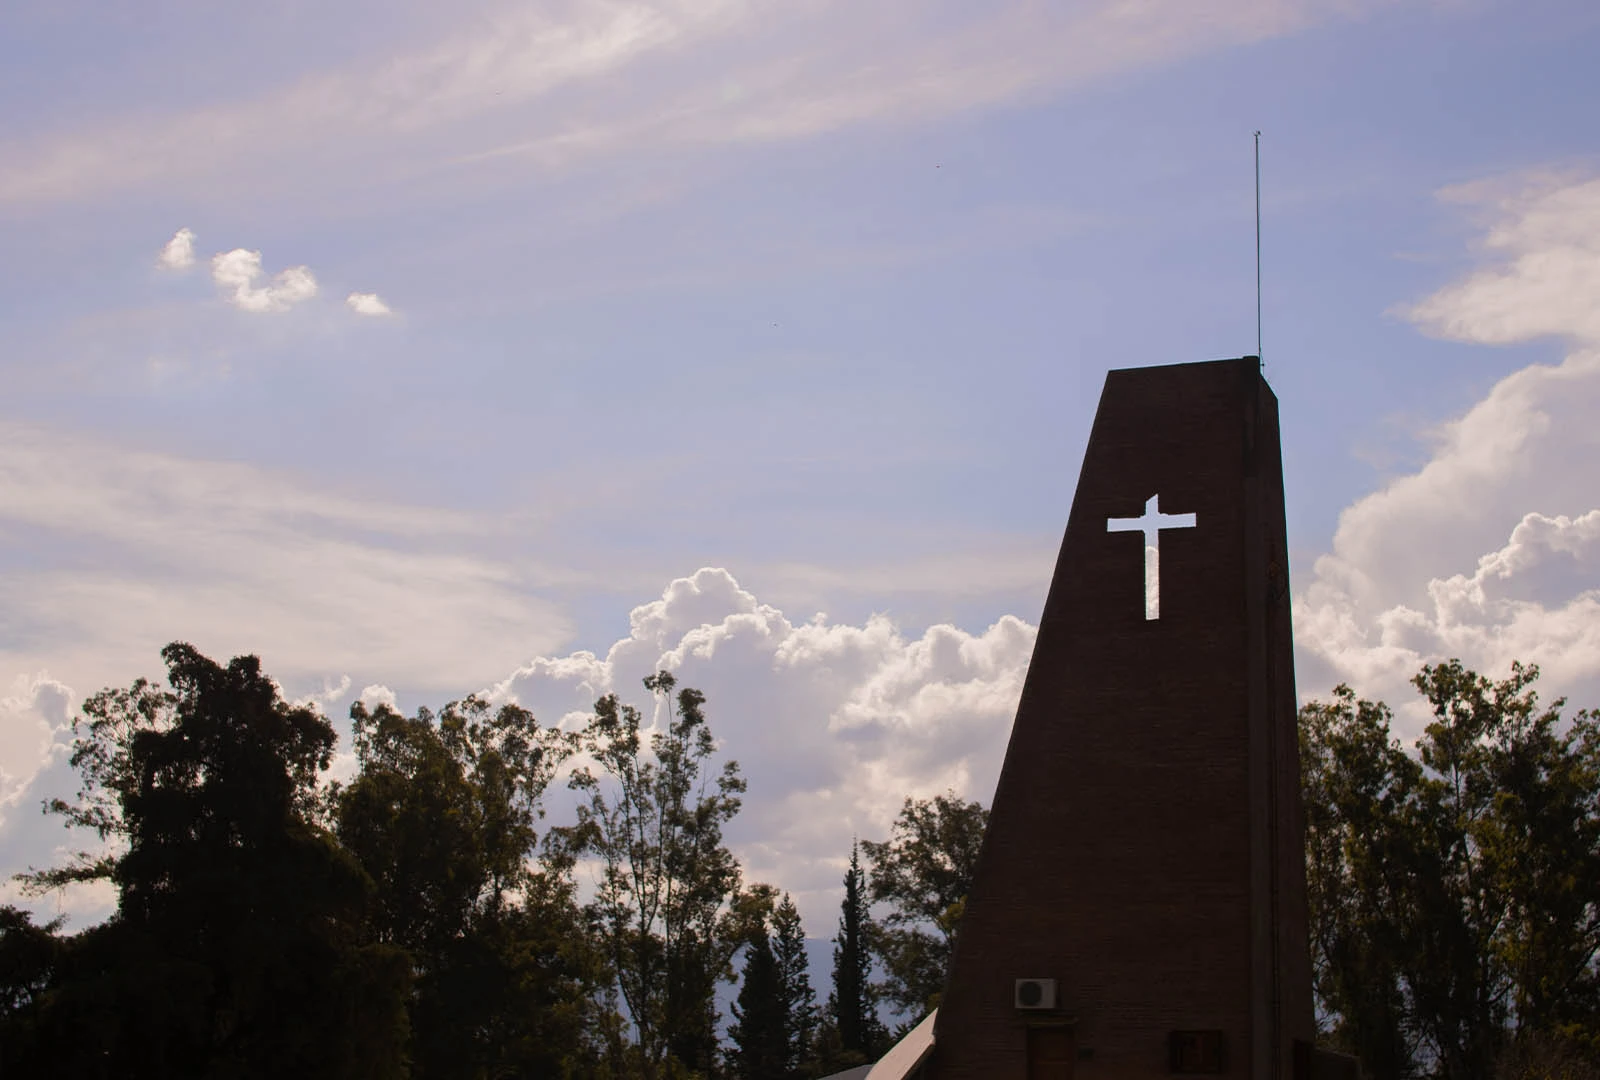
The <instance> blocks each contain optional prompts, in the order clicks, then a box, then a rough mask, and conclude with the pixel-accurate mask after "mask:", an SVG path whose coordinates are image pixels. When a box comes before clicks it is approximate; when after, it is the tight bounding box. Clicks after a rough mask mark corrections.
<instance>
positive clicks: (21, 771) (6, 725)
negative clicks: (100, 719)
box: [0, 673, 76, 825]
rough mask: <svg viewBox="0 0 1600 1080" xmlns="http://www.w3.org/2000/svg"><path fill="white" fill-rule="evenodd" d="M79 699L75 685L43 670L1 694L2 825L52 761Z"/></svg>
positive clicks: (19, 679)
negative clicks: (72, 685) (39, 774)
mask: <svg viewBox="0 0 1600 1080" xmlns="http://www.w3.org/2000/svg"><path fill="white" fill-rule="evenodd" d="M75 699H76V698H75V695H74V694H73V692H72V688H71V687H69V686H67V685H65V684H64V683H61V682H58V681H57V680H55V679H52V678H50V677H49V676H48V675H45V674H42V673H41V674H35V675H21V676H18V677H17V678H15V679H14V680H13V681H12V684H11V693H9V694H7V695H5V696H3V697H0V825H3V824H4V823H5V820H6V818H7V817H8V816H9V815H10V811H11V809H12V808H13V807H15V806H16V805H17V804H18V801H19V800H20V799H21V798H22V795H23V793H24V792H25V791H26V790H27V788H28V785H29V784H31V783H32V782H33V778H34V776H35V775H36V774H37V773H38V772H39V770H40V769H42V768H43V767H44V766H45V765H46V764H47V763H48V762H49V760H50V757H51V754H52V753H53V752H54V748H55V746H56V742H57V739H58V738H59V737H60V735H61V733H62V732H64V731H65V730H66V728H67V727H69V726H70V724H71V722H72V721H71V712H72V709H73V706H74V702H75Z"/></svg>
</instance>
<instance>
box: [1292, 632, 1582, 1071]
mask: <svg viewBox="0 0 1600 1080" xmlns="http://www.w3.org/2000/svg"><path fill="white" fill-rule="evenodd" d="M1537 677H1538V669H1537V668H1535V667H1532V666H1524V665H1522V664H1513V665H1512V669H1511V675H1510V677H1509V678H1506V679H1503V680H1500V681H1492V680H1490V679H1487V678H1485V677H1483V676H1480V675H1478V674H1476V673H1474V672H1471V671H1469V670H1467V669H1466V668H1464V667H1463V666H1462V665H1461V663H1460V662H1459V661H1455V660H1452V661H1449V662H1448V663H1444V664H1438V665H1429V666H1426V667H1424V668H1423V669H1422V671H1421V672H1420V673H1419V674H1418V675H1417V677H1416V678H1415V679H1414V680H1413V683H1414V685H1415V686H1416V687H1417V689H1418V690H1419V691H1420V692H1421V693H1422V694H1423V696H1424V697H1425V698H1426V699H1427V701H1428V704H1429V706H1430V708H1431V710H1432V713H1433V721H1432V722H1431V723H1430V724H1428V726H1427V728H1426V730H1425V732H1424V734H1423V736H1422V737H1421V738H1420V739H1419V740H1418V743H1417V747H1416V754H1415V756H1414V757H1413V756H1412V755H1410V754H1408V753H1407V752H1406V751H1404V750H1403V749H1402V748H1401V747H1400V746H1398V744H1396V743H1394V742H1393V741H1392V740H1391V739H1390V737H1389V730H1388V721H1389V713H1388V710H1387V709H1386V708H1385V707H1384V706H1382V705H1381V704H1373V703H1371V702H1367V701H1360V700H1357V699H1356V697H1355V695H1354V693H1353V692H1352V691H1350V689H1349V688H1348V687H1343V686H1341V687H1339V688H1338V689H1337V690H1336V691H1335V700H1334V702H1333V703H1332V704H1321V703H1312V704H1311V705H1308V706H1307V707H1306V708H1305V709H1304V710H1302V714H1301V745H1302V763H1303V776H1304V783H1305V785H1306V788H1305V796H1306V798H1305V801H1306V804H1307V818H1308V850H1307V871H1308V875H1307V876H1308V888H1309V895H1310V900H1311V911H1312V942H1313V956H1314V963H1315V973H1316V986H1317V993H1318V997H1319V1003H1320V1005H1321V1006H1322V1011H1323V1013H1324V1014H1325V1016H1326V1017H1327V1020H1328V1027H1329V1036H1330V1038H1331V1040H1332V1041H1334V1042H1335V1043H1336V1044H1337V1045H1339V1046H1341V1048H1344V1049H1348V1050H1351V1051H1352V1052H1355V1053H1357V1054H1358V1055H1359V1056H1361V1057H1362V1059H1363V1063H1364V1065H1365V1066H1366V1067H1367V1069H1368V1070H1369V1071H1371V1072H1372V1073H1373V1074H1374V1075H1376V1076H1379V1077H1390V1076H1396V1077H1398V1076H1406V1075H1411V1074H1414V1073H1417V1072H1421V1071H1427V1072H1431V1073H1432V1074H1433V1075H1436V1076H1439V1077H1445V1078H1449V1080H1488V1078H1489V1077H1492V1076H1494V1075H1496V1073H1497V1071H1505V1070H1511V1069H1512V1068H1513V1065H1512V1064H1510V1063H1512V1062H1515V1061H1519V1060H1520V1061H1523V1062H1524V1063H1525V1062H1527V1061H1531V1060H1536V1059H1538V1060H1544V1059H1546V1058H1548V1057H1549V1054H1550V1050H1549V1048H1550V1047H1551V1046H1558V1047H1568V1048H1570V1050H1571V1052H1572V1053H1573V1054H1575V1055H1577V1056H1578V1057H1583V1056H1585V1055H1587V1056H1588V1059H1589V1060H1590V1061H1591V1062H1593V1061H1595V1060H1596V1051H1597V1049H1600V985H1597V981H1600V976H1597V972H1596V956H1597V948H1600V911H1597V910H1596V901H1595V897H1596V896H1600V717H1597V716H1596V714H1594V713H1593V712H1587V711H1586V712H1580V713H1578V714H1576V716H1575V717H1574V718H1572V720H1571V721H1570V722H1567V723H1564V722H1563V721H1562V719H1561V715H1560V711H1561V709H1562V707H1563V705H1564V702H1563V701H1557V702H1555V703H1554V704H1553V705H1551V706H1549V707H1548V708H1541V707H1540V706H1539V703H1538V699H1537V695H1536V693H1535V692H1534V690H1533V684H1534V681H1535V680H1536V679H1537ZM1536 1048H1537V1049H1538V1053H1537V1054H1536V1053H1535V1049H1536ZM1540 1055H1543V1057H1540ZM1516 1067H1517V1068H1520V1066H1516Z"/></svg>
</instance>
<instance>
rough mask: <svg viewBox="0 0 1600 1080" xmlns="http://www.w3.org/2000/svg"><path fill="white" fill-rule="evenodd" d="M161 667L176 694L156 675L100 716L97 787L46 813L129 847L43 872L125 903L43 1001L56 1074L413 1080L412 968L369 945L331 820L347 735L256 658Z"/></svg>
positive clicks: (99, 705) (82, 748) (78, 746)
mask: <svg viewBox="0 0 1600 1080" xmlns="http://www.w3.org/2000/svg"><path fill="white" fill-rule="evenodd" d="M161 655H162V658H163V659H164V660H165V661H166V664H167V671H168V675H167V678H168V682H169V684H170V685H171V687H172V689H171V691H170V692H168V691H162V690H159V689H156V688H155V687H152V686H151V685H150V684H149V683H148V682H146V681H145V680H143V679H141V680H139V681H137V682H135V683H134V684H133V686H132V687H131V688H130V689H128V690H107V691H103V692H101V693H99V694H96V695H94V696H93V697H91V698H90V699H89V700H88V701H87V702H85V704H84V706H83V711H84V714H85V716H86V717H87V718H88V720H89V723H88V725H87V733H86V734H85V733H84V729H83V726H82V725H81V724H77V723H75V725H74V730H75V734H77V735H78V738H77V739H76V740H75V742H74V747H73V754H72V763H73V765H74V766H75V767H76V768H77V769H78V771H79V774H80V776H81V777H82V778H83V790H82V791H81V792H80V794H79V799H78V801H77V802H76V803H70V804H69V803H67V802H65V801H59V800H58V801H56V802H55V803H53V804H52V805H51V806H50V807H49V809H51V810H53V811H55V812H57V813H59V814H61V815H63V816H65V817H66V818H67V820H68V821H69V822H71V823H73V824H76V825H81V826H87V827H89V828H93V829H95V830H96V831H97V832H98V833H99V834H100V836H101V837H102V838H105V839H114V840H115V841H118V842H120V844H121V845H122V850H121V851H120V852H113V853H112V854H109V855H104V856H95V857H91V856H89V855H80V856H79V857H78V859H76V860H75V861H74V862H73V863H71V864H69V865H68V866H66V867H63V868H59V869H55V870H46V871H43V872H38V873H35V874H32V875H28V876H27V882H28V885H29V886H30V887H31V888H32V889H34V890H44V889H49V888H53V887H58V886H60V885H64V884H68V883H71V882H75V881H87V880H95V879H102V878H108V879H110V880H111V881H112V882H113V883H114V884H115V885H116V887H117V892H118V906H117V914H116V916H115V917H114V918H113V919H112V920H111V921H110V922H109V923H107V924H104V925H102V926H99V927H95V928H93V929H91V930H89V931H86V932H85V933H83V934H81V935H78V936H77V937H76V938H74V939H72V940H70V941H69V942H67V943H66V944H65V946H64V948H63V950H62V954H61V956H60V959H59V964H58V970H57V971H56V973H55V975H54V977H53V979H52V985H51V987H50V988H49V990H48V991H47V992H46V993H45V994H44V995H43V996H44V998H45V999H46V1001H45V1007H44V1008H42V1009H41V1010H40V1016H39V1018H38V1033H39V1045H41V1046H48V1047H51V1055H50V1059H49V1062H48V1064H49V1066H50V1068H51V1070H52V1071H56V1072H64V1073H67V1074H71V1075H102V1074H104V1073H107V1072H109V1073H111V1074H114V1075H118V1076H130V1077H141V1076H167V1075H229V1076H238V1077H275V1076H288V1075H298V1076H307V1077H345V1076H372V1077H378V1076H398V1075H400V1074H401V1072H402V1066H403V1058H402V1052H403V1046H404V1038H405V1014H404V1008H403V1003H404V994H405V988H406V984H407V981H408V979H409V973H408V972H407V970H406V966H405V962H404V955H403V954H402V953H400V952H399V951H398V950H394V949H391V948H388V947H386V946H384V945H382V944H379V943H374V942H370V941H367V940H364V939H363V937H362V929H363V925H364V921H365V914H366V908H367V903H368V901H369V899H370V897H371V891H372V882H371V880H370V879H369V878H368V877H367V876H366V875H365V874H364V873H363V872H362V870H361V868H360V866H359V865H357V863H356V862H355V860H354V859H352V858H351V857H350V856H349V855H348V854H347V853H346V852H344V851H343V850H342V849H341V848H340V847H339V846H338V844H337V843H336V842H335V841H334V839H333V837H332V836H330V835H329V834H328V832H327V830H326V829H324V828H322V827H321V826H320V825H319V824H318V823H317V822H316V821H315V820H314V811H315V808H316V805H317V777H318V775H319V774H320V772H321V771H322V770H324V769H326V768H327V765H328V761H329V756H330V754H331V752H332V749H333V745H334V741H335V740H334V733H333V729H332V727H331V726H330V725H329V724H328V722H327V720H326V719H324V718H323V717H322V716H321V715H320V714H319V713H317V712H316V711H315V710H313V709H310V708H307V707H303V706H301V707H292V706H290V705H288V704H287V703H285V702H284V701H283V699H282V698H281V697H280V696H279V694H278V690H277V687H276V685H275V684H274V683H273V682H272V681H271V680H270V679H269V678H267V677H266V675H264V674H263V673H262V671H261V666H260V661H259V660H257V659H256V658H255V657H253V656H244V657H236V658H235V659H234V660H232V661H231V662H230V663H229V664H228V666H227V667H225V668H224V667H222V666H220V665H218V664H216V663H215V662H213V661H211V660H209V659H207V658H206V657H204V656H202V655H200V653H198V652H197V651H195V649H194V648H193V647H191V646H189V645H186V644H182V643H175V644H172V645H169V646H167V647H166V648H165V649H163V650H162V654H161ZM39 1064H41V1065H42V1064H44V1063H39Z"/></svg>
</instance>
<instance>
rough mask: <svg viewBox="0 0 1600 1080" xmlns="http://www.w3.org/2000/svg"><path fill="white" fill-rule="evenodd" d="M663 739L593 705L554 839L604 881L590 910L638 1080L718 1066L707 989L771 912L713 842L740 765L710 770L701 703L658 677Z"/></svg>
mask: <svg viewBox="0 0 1600 1080" xmlns="http://www.w3.org/2000/svg"><path fill="white" fill-rule="evenodd" d="M644 682H645V688H646V689H647V690H649V691H650V692H651V693H652V694H655V695H656V696H657V698H658V700H659V701H661V702H662V703H663V704H664V705H665V713H666V720H667V723H666V726H665V728H663V729H662V730H659V731H656V732H653V733H651V734H650V735H649V737H648V740H647V739H646V735H645V729H644V727H643V724H642V721H641V717H640V714H639V711H638V710H637V709H635V708H634V707H632V706H630V705H623V704H621V703H620V702H619V701H618V700H617V698H616V695H614V694H613V695H608V696H606V697H603V698H601V699H600V700H599V701H598V702H596V703H595V713H594V716H593V717H592V718H591V719H590V721H589V723H588V724H587V725H586V726H585V728H584V729H583V731H582V732H581V733H580V736H579V743H578V745H579V747H580V749H581V750H582V752H583V753H584V754H585V755H586V756H587V758H588V759H589V761H590V762H592V763H593V764H592V765H585V766H584V767H581V768H579V769H577V770H575V771H574V772H573V774H572V777H571V785H572V787H573V788H574V789H575V790H577V791H578V792H580V793H581V795H582V796H583V801H582V802H581V803H580V805H579V807H578V820H577V823H576V824H575V825H573V826H571V827H569V828H566V829H561V830H556V834H557V835H556V839H557V842H558V846H559V848H560V849H561V850H562V851H563V852H565V857H568V858H574V859H576V858H580V857H583V856H590V857H593V858H594V859H595V860H596V861H597V862H598V863H599V867H600V880H599V883H598V888H597V889H596V893H595V897H594V900H593V901H592V903H591V905H590V911H591V913H592V916H593V918H594V920H595V922H596V924H597V925H598V927H599V932H600V936H601V940H602V942H603V944H604V948H605V951H606V955H607V959H608V960H609V962H610V964H611V967H612V971H613V974H614V977H615V979H616V986H617V990H618V992H619V993H620V995H621V998H622V1002H623V1004H624V1006H625V1007H626V1010H627V1014H628V1016H629V1017H630V1018H631V1020H632V1023H633V1027H634V1031H635V1033H636V1036H637V1042H636V1056H637V1064H638V1067H639V1071H641V1072H642V1073H643V1075H644V1076H646V1077H647V1078H652V1080H653V1078H654V1077H657V1076H661V1075H670V1074H671V1073H673V1072H674V1071H676V1070H685V1069H686V1070H690V1071H693V1072H699V1073H703V1074H709V1073H711V1072H712V1071H713V1070H714V1069H715V1068H716V1064H717V1058H718V1049H719V1041H718V1038H717V1011H716V1002H715V997H714V994H715V990H716V984H717V982H718V981H719V980H724V981H732V979H733V977H734V973H733V963H732V961H733V955H734V953H735V951H736V950H737V949H738V947H739V945H740V944H741V943H742V942H744V941H746V940H748V939H749V937H750V928H751V926H752V925H753V920H755V919H758V918H759V917H760V915H761V913H762V910H763V908H764V906H765V905H766V904H767V903H769V902H770V899H769V893H770V890H767V891H764V892H763V891H756V890H752V892H750V893H745V892H742V891H741V888H740V885H741V878H742V875H741V873H740V869H739V864H738V862H737V860H736V859H735V858H734V856H733V854H732V852H730V851H729V850H728V848H727V845H726V844H724V842H723V839H722V829H723V826H724V825H726V824H727V822H728V821H730V820H731V819H732V818H733V817H734V815H736V814H737V813H738V812H739V805H740V798H739V796H740V795H741V794H742V793H743V792H744V790H745V782H744V780H743V779H742V778H741V777H740V775H739V766H738V763H737V762H733V761H729V762H726V763H724V764H723V766H722V769H721V771H720V772H717V773H715V774H713V773H711V772H710V771H709V769H710V766H711V764H712V758H713V756H714V755H715V753H716V741H715V740H714V739H713V738H712V735H711V731H710V728H709V726H708V725H707V723H706V717H705V712H704V710H703V708H702V706H703V704H704V702H705V696H704V695H703V694H701V693H700V692H699V691H698V690H692V689H687V688H685V689H683V690H680V691H678V693H677V695H676V697H674V696H673V694H672V691H673V688H674V687H675V686H676V685H677V683H676V680H675V679H674V678H673V676H672V675H670V674H669V673H667V672H664V671H663V672H658V673H656V674H655V675H652V676H650V677H648V678H646V679H645V681H644Z"/></svg>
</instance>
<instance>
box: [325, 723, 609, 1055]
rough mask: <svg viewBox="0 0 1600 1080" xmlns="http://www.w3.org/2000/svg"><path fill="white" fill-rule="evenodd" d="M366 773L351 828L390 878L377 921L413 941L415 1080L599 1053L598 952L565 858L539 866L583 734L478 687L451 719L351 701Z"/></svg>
mask: <svg viewBox="0 0 1600 1080" xmlns="http://www.w3.org/2000/svg"><path fill="white" fill-rule="evenodd" d="M350 717H351V720H352V722H353V725H354V735H355V747H356V756H357V760H358V762H359V764H360V772H359V774H358V775H357V777H356V778H355V780H354V781H353V782H352V783H351V784H350V785H349V786H348V787H346V788H343V789H342V790H338V791H336V792H335V793H334V797H333V799H332V802H333V804H334V806H335V808H336V810H335V814H336V822H337V826H336V827H337V831H338V835H339V838H340V839H341V840H342V841H343V842H344V844H345V846H346V847H347V848H348V849H349V850H350V851H351V852H353V853H354V854H355V855H356V857H357V858H358V859H359V860H360V861H361V864H362V866H363V867H364V868H365V869H366V871H367V872H368V873H369V874H370V875H371V876H372V877H373V879H374V880H375V881H377V883H378V897H377V903H376V905H375V907H374V913H373V916H372V926H373V929H374V932H375V934H376V936H377V937H378V939H379V940H381V941H384V942H386V943H389V944H391V945H394V946H396V947H400V948H403V949H405V950H406V953H407V955H408V956H409V958H410V962H411V967H412V970H413V972H414V973H415V981H414V989H413V993H412V995H411V997H410V1000H409V1016H410V1024H411V1030H412V1040H411V1045H410V1053H411V1059H412V1067H413V1075H414V1076H416V1077H419V1078H422V1080H436V1078H444V1077H478V1076H485V1075H495V1074H500V1073H505V1072H508V1071H509V1072H517V1073H531V1074H537V1075H559V1074H560V1073H561V1072H562V1071H563V1070H564V1069H567V1068H569V1067H574V1066H575V1065H576V1063H577V1061H578V1060H579V1059H582V1058H585V1057H586V1056H587V1057H593V1056H596V1054H597V1048H595V1047H592V1046H590V1045H588V1043H589V1040H588V1035H587V1032H588V1031H589V1030H590V1029H591V1028H592V1027H593V1026H594V1022H595V1021H596V1020H597V1017H596V1016H595V1015H594V1013H595V1012H596V1009H597V1008H598V1006H596V1005H595V1004H594V1002H593V1000H592V999H593V995H594V991H595V989H596V984H597V983H598V981H599V978H600V971H599V966H598V959H599V958H598V957H597V956H596V955H595V954H594V953H593V951H592V950H591V949H590V948H589V935H588V933H587V928H586V926H585V925H584V923H583V920H582V917H581V913H580V912H579V911H578V908H577V903H576V900H575V898H574V895H573V887H572V885H571V882H570V880H569V879H568V878H567V877H566V875H565V874H564V873H563V872H562V871H563V869H564V868H562V867H556V868H551V869H539V868H537V867H536V864H535V863H534V862H533V856H534V854H535V850H536V841H537V833H536V832H535V823H536V822H537V820H538V819H539V818H540V817H542V816H543V805H542V804H543V797H544V793H545V790H546V788H547V787H548V786H549V783H550V781H551V778H552V777H553V776H554V774H555V771H556V769H557V768H558V767H559V765H560V764H561V762H562V761H564V760H565V759H566V757H567V756H568V754H569V753H570V752H571V740H570V739H568V738H567V737H565V736H563V735H562V734H561V733H560V732H559V731H556V730H553V729H544V728H541V727H540V726H539V724H538V722H537V721H536V720H535V719H534V717H533V715H532V714H531V713H529V712H528V711H527V710H526V709H522V708H520V707H518V706H516V705H509V704H508V705H504V706H502V707H500V708H499V709H498V710H494V709H492V708H491V706H490V705H489V704H488V703H487V702H485V701H484V700H482V699H480V698H477V697H469V698H467V699H466V700H465V701H464V702H451V703H449V704H448V705H446V706H445V707H444V709H443V710H442V711H441V712H440V714H439V715H438V717H437V719H436V718H435V717H434V715H433V714H432V713H431V712H430V711H429V710H427V709H419V710H418V712H417V715H416V716H415V717H405V716H402V715H400V714H399V713H397V712H395V711H394V710H393V709H391V708H389V707H388V706H386V705H380V706H379V707H378V709H377V710H376V711H375V712H369V711H368V710H367V708H366V707H365V706H364V705H362V704H361V703H359V702H358V703H357V704H355V705H353V706H352V707H351V710H350Z"/></svg>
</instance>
